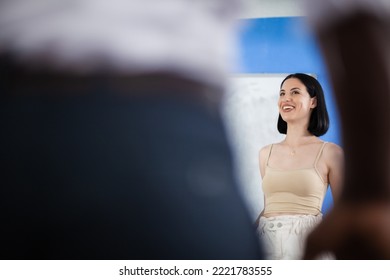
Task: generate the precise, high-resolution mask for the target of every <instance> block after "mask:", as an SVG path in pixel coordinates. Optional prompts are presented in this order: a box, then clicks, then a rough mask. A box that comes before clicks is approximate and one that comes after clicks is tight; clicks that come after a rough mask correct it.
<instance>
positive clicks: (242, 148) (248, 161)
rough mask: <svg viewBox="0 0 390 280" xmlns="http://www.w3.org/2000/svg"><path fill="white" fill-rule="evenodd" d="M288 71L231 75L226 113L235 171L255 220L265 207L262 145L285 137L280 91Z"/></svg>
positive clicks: (226, 98) (225, 104) (224, 112)
mask: <svg viewBox="0 0 390 280" xmlns="http://www.w3.org/2000/svg"><path fill="white" fill-rule="evenodd" d="M286 76H287V74H242V75H234V76H232V77H231V79H230V86H229V91H228V92H227V94H226V95H225V99H224V103H223V105H224V106H223V109H224V110H223V114H224V115H223V116H224V120H225V124H226V128H227V132H228V136H229V139H230V144H231V147H232V150H233V156H234V159H235V163H236V166H235V170H236V171H237V173H236V174H235V175H236V176H237V178H238V180H239V183H240V186H241V194H242V196H243V198H244V200H245V202H246V203H247V205H248V209H249V212H250V215H251V216H252V218H253V220H255V219H256V218H257V216H258V215H259V213H260V212H261V210H262V209H263V192H262V187H261V176H260V171H259V163H258V152H259V150H260V148H261V147H263V146H265V145H268V144H270V143H274V142H279V141H281V140H282V139H283V138H284V137H283V135H281V134H280V133H279V132H278V131H277V128H276V123H277V119H278V115H279V114H278V106H277V101H278V97H279V95H278V92H279V87H280V83H281V81H282V80H283V79H284V77H286Z"/></svg>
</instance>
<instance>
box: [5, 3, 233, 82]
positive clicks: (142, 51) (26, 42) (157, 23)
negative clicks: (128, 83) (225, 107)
mask: <svg viewBox="0 0 390 280" xmlns="http://www.w3.org/2000/svg"><path fill="white" fill-rule="evenodd" d="M239 3H240V0H197V1H194V0H163V1H162V0H111V1H106V0H3V1H0V53H1V52H3V53H4V52H8V53H9V52H12V53H13V54H16V55H17V57H18V58H19V59H20V60H22V61H26V62H28V61H31V60H33V59H38V61H39V62H40V64H42V65H45V66H47V65H50V67H55V68H58V69H66V70H72V71H77V72H81V73H90V72H93V71H99V70H102V69H103V70H107V69H109V70H114V71H115V70H116V71H125V72H128V73H137V74H138V73H148V72H155V71H170V72H173V73H176V74H179V75H182V76H185V77H189V78H192V79H195V80H200V81H204V82H208V83H212V84H217V85H223V84H224V82H226V81H225V78H226V75H227V72H228V71H229V70H231V69H230V67H231V66H232V59H233V58H234V57H233V54H234V53H235V49H234V46H235V44H234V43H233V42H234V32H233V31H234V28H233V27H234V24H236V20H237V17H238V14H239V11H240V9H239V8H240V5H239Z"/></svg>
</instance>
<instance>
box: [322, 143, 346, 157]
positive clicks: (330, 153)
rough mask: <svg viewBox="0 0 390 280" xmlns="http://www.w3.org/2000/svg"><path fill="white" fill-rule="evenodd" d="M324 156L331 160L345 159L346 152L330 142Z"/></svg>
mask: <svg viewBox="0 0 390 280" xmlns="http://www.w3.org/2000/svg"><path fill="white" fill-rule="evenodd" d="M324 155H325V157H327V158H329V159H343V158H344V151H343V148H342V147H340V146H339V145H337V144H335V143H333V142H328V143H326V146H325V148H324Z"/></svg>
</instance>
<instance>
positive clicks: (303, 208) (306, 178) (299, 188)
mask: <svg viewBox="0 0 390 280" xmlns="http://www.w3.org/2000/svg"><path fill="white" fill-rule="evenodd" d="M325 144H326V142H324V143H323V144H322V146H321V149H320V151H319V152H318V154H317V157H316V159H315V161H314V165H313V167H311V168H302V169H295V170H280V169H275V168H271V167H269V165H268V162H269V158H270V156H271V152H272V148H273V145H271V148H270V151H269V154H268V158H267V164H266V169H265V174H264V178H263V192H264V196H265V205H264V213H263V215H267V214H272V213H286V214H287V213H288V214H308V215H317V214H319V213H320V212H321V207H322V202H323V200H324V197H325V193H326V189H327V187H328V184H327V183H325V182H324V180H323V179H322V177H321V175H320V173H319V172H318V170H317V162H318V160H319V158H320V156H321V154H322V151H323V149H324V147H325Z"/></svg>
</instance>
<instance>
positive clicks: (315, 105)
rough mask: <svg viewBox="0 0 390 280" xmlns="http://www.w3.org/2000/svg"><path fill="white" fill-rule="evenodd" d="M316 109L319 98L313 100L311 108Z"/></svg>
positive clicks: (315, 97)
mask: <svg viewBox="0 0 390 280" xmlns="http://www.w3.org/2000/svg"><path fill="white" fill-rule="evenodd" d="M315 107H317V96H314V97H312V98H311V104H310V108H311V109H314V108H315Z"/></svg>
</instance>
